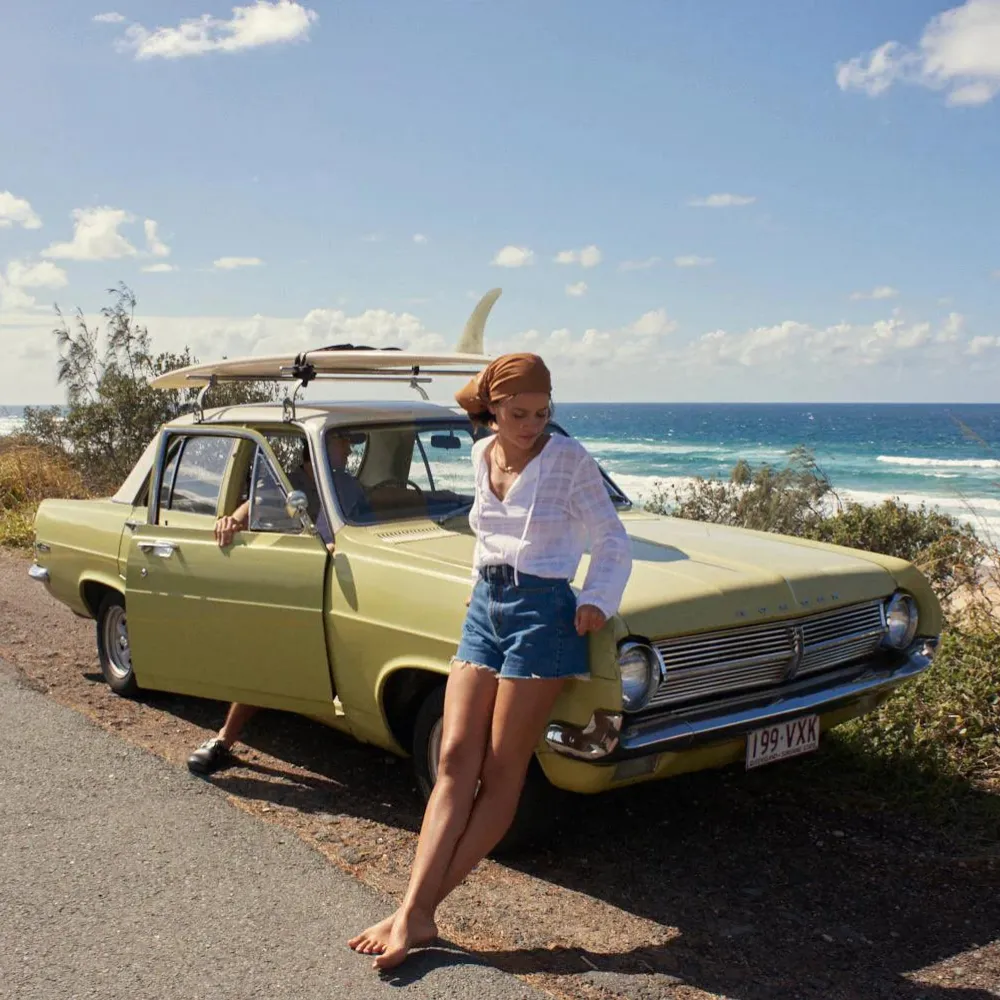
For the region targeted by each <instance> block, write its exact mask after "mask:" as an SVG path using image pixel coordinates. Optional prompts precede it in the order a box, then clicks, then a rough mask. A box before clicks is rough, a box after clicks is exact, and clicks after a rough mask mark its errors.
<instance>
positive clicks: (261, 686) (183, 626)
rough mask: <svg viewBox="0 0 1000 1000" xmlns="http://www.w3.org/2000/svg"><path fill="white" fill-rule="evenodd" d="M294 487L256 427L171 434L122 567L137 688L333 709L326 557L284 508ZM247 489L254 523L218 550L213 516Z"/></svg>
mask: <svg viewBox="0 0 1000 1000" xmlns="http://www.w3.org/2000/svg"><path fill="white" fill-rule="evenodd" d="M244 483H247V486H248V488H245V487H243V484H244ZM288 488H289V484H288V480H287V478H286V477H285V476H284V473H283V472H282V471H281V469H280V465H279V464H278V463H277V461H276V459H275V457H274V454H273V452H272V451H271V449H270V448H269V447H268V445H267V442H266V441H265V439H264V438H263V437H262V436H261V435H259V434H256V433H254V432H252V431H249V430H244V429H238V430H237V429H233V430H227V429H220V428H183V429H177V430H170V431H167V432H165V433H164V435H163V439H162V440H161V443H160V451H159V456H158V461H157V465H156V467H155V470H154V478H153V485H152V488H151V496H150V500H151V502H150V505H149V510H148V516H147V522H146V523H145V524H140V525H138V526H137V527H136V528H135V529H134V530H133V532H132V537H131V540H130V542H129V549H128V562H127V567H126V606H127V611H128V630H129V641H130V644H131V651H132V662H133V664H134V668H135V672H136V679H137V680H138V682H139V684H140V686H143V687H149V688H158V689H161V690H169V691H177V692H181V693H188V694H195V695H202V696H206V697H212V698H221V699H225V700H233V701H242V702H246V703H249V704H255V705H264V706H271V707H275V708H287V709H290V710H292V711H296V710H306V709H307V708H308V707H309V706H315V705H316V704H317V703H322V704H326V705H329V703H330V701H331V700H332V697H333V687H332V679H331V673H330V669H329V661H328V658H327V645H326V634H325V626H324V615H323V608H324V581H325V577H326V568H327V560H328V553H327V550H326V547H325V545H324V544H323V543H322V541H321V540H320V539H319V538H318V537H316V535H315V534H311V533H309V531H308V530H304V529H303V523H302V521H301V520H300V519H299V518H298V517H295V518H290V517H288V515H287V514H286V513H285V511H284V499H285V495H286V492H287V490H288ZM241 494H248V499H249V503H250V523H249V528H248V530H246V531H242V532H239V533H237V534H236V536H235V537H234V539H233V541H232V543H231V544H230V545H228V546H226V547H225V548H221V547H220V546H219V544H218V542H217V541H216V538H215V534H214V526H215V520H216V517H217V516H218V515H219V514H221V513H232V509H226V510H224V509H223V508H226V507H229V508H234V507H235V506H236V505H237V504H238V503H239V501H240V499H241V498H242V497H241Z"/></svg>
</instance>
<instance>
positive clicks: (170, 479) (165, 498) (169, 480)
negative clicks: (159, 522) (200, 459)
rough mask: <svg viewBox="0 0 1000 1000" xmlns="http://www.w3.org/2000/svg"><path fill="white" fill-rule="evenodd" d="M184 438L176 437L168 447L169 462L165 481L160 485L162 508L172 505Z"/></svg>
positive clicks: (166, 464) (164, 473)
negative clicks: (171, 499)
mask: <svg viewBox="0 0 1000 1000" xmlns="http://www.w3.org/2000/svg"><path fill="white" fill-rule="evenodd" d="M183 444H184V438H180V437H174V438H171V439H170V442H169V444H168V445H167V460H166V462H165V463H164V469H163V480H162V482H161V483H160V507H167V506H168V505H169V503H170V491H171V490H172V489H173V488H174V476H176V475H177V459H178V458H180V454H181V446H182V445H183Z"/></svg>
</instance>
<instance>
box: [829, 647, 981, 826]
mask: <svg viewBox="0 0 1000 1000" xmlns="http://www.w3.org/2000/svg"><path fill="white" fill-rule="evenodd" d="M831 750H832V752H833V753H834V754H836V753H837V752H838V751H841V752H844V751H846V753H847V755H848V758H847V759H846V760H845V761H844V770H843V772H842V773H841V774H840V775H839V776H838V777H839V778H843V779H845V780H847V781H854V782H855V783H856V785H855V789H856V790H857V789H859V788H860V787H862V785H863V781H864V774H865V773H867V774H869V775H870V776H871V779H872V780H871V781H870V782H868V793H869V794H872V793H874V794H875V795H877V797H878V799H880V800H881V801H882V802H883V803H885V804H890V805H892V806H894V807H896V808H900V809H903V810H906V811H909V810H917V811H920V812H923V813H924V814H925V815H927V816H929V817H931V818H932V819H934V820H935V821H939V822H941V823H943V824H946V825H953V824H955V823H956V822H957V823H958V824H959V825H960V826H964V827H966V828H967V829H966V832H968V833H970V834H971V833H973V832H975V831H976V830H983V829H991V830H992V831H993V832H994V836H995V831H996V830H997V829H998V824H1000V632H998V631H996V630H995V629H993V630H989V629H976V628H973V629H969V630H962V631H957V630H951V631H946V632H945V634H944V636H943V637H942V643H941V649H940V651H939V652H938V655H937V658H936V659H935V662H934V666H933V668H932V669H931V670H928V671H927V672H926V673H924V674H921V675H920V676H919V677H917V678H916V679H914V680H913V681H911V682H910V683H909V684H904V685H903V686H902V687H900V688H898V689H897V690H896V692H895V693H894V694H893V695H892V697H891V698H889V699H888V700H887V701H886V702H884V703H883V704H882V706H881V707H880V708H879V709H878V710H877V711H875V712H874V713H873V714H872V715H869V716H866V717H864V718H861V719H857V720H855V721H854V722H850V723H848V724H847V725H845V726H843V727H841V728H840V729H839V730H837V731H836V732H835V734H834V735H833V742H832V744H831ZM990 793H992V794H990Z"/></svg>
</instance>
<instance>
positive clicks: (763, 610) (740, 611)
mask: <svg viewBox="0 0 1000 1000" xmlns="http://www.w3.org/2000/svg"><path fill="white" fill-rule="evenodd" d="M839 600H840V594H836V593H834V594H829V595H826V594H817V595H816V596H815V597H813V598H808V597H807V598H805V599H803V600H800V601H798V605H799V607H801V608H808V607H809V606H810V605H813V604H816V605H819V604H826V603H827V601H831V602H835V601H839ZM788 609H789V608H788V603H787V602H784V601H783V602H782V603H781V604H779V605H778V606H777V608H776V609H773V610H772V609H771V608H768V607H759V608H757V609H756V611H757V617H758V618H766V617H767V616H768V615H769V614H774V611H775V610H776V611H778V612H785V611H788ZM736 617H737V618H746V617H747V611H746V609H745V608H737V610H736Z"/></svg>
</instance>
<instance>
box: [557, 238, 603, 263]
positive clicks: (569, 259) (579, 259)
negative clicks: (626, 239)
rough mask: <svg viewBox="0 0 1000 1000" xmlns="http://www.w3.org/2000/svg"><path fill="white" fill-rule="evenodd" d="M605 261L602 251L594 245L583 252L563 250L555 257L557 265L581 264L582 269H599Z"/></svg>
mask: <svg viewBox="0 0 1000 1000" xmlns="http://www.w3.org/2000/svg"><path fill="white" fill-rule="evenodd" d="M603 259H604V257H603V255H602V254H601V251H600V250H598V249H597V247H595V246H594V245H593V244H591V245H590V246H587V247H583V248H582V249H581V250H561V251H560V252H559V253H557V254H556V256H555V262H556V263H557V264H579V265H580V267H597V265H598V264H600V263H601V261H602V260H603Z"/></svg>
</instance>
